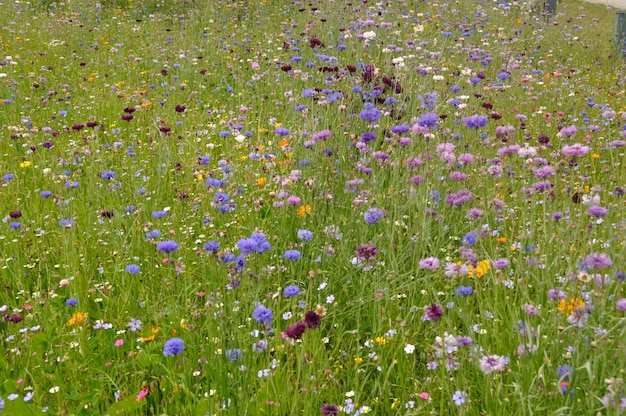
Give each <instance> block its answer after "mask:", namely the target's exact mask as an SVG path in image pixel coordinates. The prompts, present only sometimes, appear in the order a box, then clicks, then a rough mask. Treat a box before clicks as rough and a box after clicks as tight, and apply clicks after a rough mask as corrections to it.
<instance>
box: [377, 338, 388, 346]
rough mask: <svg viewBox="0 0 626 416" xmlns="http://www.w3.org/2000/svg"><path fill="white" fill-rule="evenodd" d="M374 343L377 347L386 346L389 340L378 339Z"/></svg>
mask: <svg viewBox="0 0 626 416" xmlns="http://www.w3.org/2000/svg"><path fill="white" fill-rule="evenodd" d="M374 342H375V343H376V345H385V344H386V343H387V338H385V337H376V339H375V340H374Z"/></svg>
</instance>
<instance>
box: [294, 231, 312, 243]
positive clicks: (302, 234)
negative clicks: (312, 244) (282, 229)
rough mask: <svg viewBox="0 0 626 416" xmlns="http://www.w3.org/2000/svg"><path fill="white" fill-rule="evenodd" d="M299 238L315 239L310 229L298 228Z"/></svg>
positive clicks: (305, 239)
mask: <svg viewBox="0 0 626 416" xmlns="http://www.w3.org/2000/svg"><path fill="white" fill-rule="evenodd" d="M298 238H299V239H300V240H304V241H311V240H312V239H313V233H312V232H311V231H309V230H298Z"/></svg>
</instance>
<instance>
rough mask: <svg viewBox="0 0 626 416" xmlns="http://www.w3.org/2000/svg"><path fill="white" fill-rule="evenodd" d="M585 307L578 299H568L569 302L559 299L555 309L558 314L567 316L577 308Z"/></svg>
mask: <svg viewBox="0 0 626 416" xmlns="http://www.w3.org/2000/svg"><path fill="white" fill-rule="evenodd" d="M583 306H585V302H584V301H583V300H582V299H579V298H570V299H569V300H565V299H561V300H560V301H559V306H557V307H556V308H557V309H558V311H559V312H561V313H563V315H566V316H569V315H571V314H572V312H574V311H575V310H576V309H578V308H582V307H583Z"/></svg>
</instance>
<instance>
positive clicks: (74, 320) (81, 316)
mask: <svg viewBox="0 0 626 416" xmlns="http://www.w3.org/2000/svg"><path fill="white" fill-rule="evenodd" d="M88 317H89V314H88V313H87V312H76V313H75V314H74V315H72V317H71V318H70V320H69V321H67V325H68V326H72V325H76V324H82V323H83V322H86V321H87V318H88Z"/></svg>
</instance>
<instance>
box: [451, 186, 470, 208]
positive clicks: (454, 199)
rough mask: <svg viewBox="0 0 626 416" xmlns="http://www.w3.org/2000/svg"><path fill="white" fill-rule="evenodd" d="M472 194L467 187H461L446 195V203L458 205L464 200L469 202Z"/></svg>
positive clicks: (463, 202)
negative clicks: (455, 191)
mask: <svg viewBox="0 0 626 416" xmlns="http://www.w3.org/2000/svg"><path fill="white" fill-rule="evenodd" d="M473 197H474V196H473V195H472V193H471V192H470V191H468V190H467V189H461V190H460V191H459V192H457V193H456V194H455V193H451V194H449V195H448V196H447V197H446V204H448V205H450V206H453V207H460V206H461V205H463V204H465V203H466V202H470V201H471V200H472V199H473Z"/></svg>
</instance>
